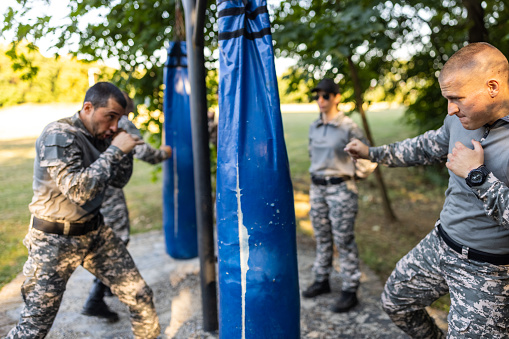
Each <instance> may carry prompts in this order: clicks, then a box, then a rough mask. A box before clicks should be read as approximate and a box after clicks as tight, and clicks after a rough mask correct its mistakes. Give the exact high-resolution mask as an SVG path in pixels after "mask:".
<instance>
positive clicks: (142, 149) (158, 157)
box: [134, 143, 168, 165]
mask: <svg viewBox="0 0 509 339" xmlns="http://www.w3.org/2000/svg"><path fill="white" fill-rule="evenodd" d="M134 157H135V158H136V159H140V160H143V161H145V162H148V163H149V164H152V165H155V164H158V163H160V162H162V161H164V160H166V159H168V153H167V152H166V151H164V150H162V149H155V148H153V147H151V146H150V145H148V144H146V143H145V144H143V145H138V146H136V147H135V148H134Z"/></svg>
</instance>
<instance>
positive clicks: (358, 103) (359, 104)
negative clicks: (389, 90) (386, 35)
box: [348, 56, 397, 221]
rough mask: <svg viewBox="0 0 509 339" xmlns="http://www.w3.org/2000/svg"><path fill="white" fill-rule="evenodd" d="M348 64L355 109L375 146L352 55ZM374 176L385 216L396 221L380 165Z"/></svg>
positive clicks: (367, 135)
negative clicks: (380, 194)
mask: <svg viewBox="0 0 509 339" xmlns="http://www.w3.org/2000/svg"><path fill="white" fill-rule="evenodd" d="M348 66H349V68H350V73H351V75H352V79H353V85H354V93H355V103H356V106H357V110H358V111H359V113H360V115H361V118H362V125H363V126H364V130H365V131H366V137H367V138H368V140H369V142H370V143H371V146H375V142H374V140H373V136H372V135H371V129H370V128H369V125H368V120H367V119H366V113H365V112H364V108H363V107H362V106H363V103H364V102H363V100H362V88H361V83H360V81H359V75H358V74H357V68H356V67H355V64H354V63H353V61H352V57H351V56H349V57H348ZM375 176H376V180H377V181H378V186H379V187H380V193H382V200H383V207H384V212H385V216H386V217H387V219H388V220H390V221H396V220H397V218H396V215H395V214H394V211H393V210H392V207H391V201H390V200H389V196H388V195H387V189H386V187H385V183H384V180H383V177H382V172H381V171H380V167H379V166H378V167H377V168H376V169H375Z"/></svg>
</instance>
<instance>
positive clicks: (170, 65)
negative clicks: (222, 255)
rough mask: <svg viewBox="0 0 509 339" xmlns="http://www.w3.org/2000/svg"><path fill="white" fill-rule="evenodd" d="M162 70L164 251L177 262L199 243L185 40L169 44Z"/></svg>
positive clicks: (191, 254)
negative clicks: (166, 155) (168, 151)
mask: <svg viewBox="0 0 509 339" xmlns="http://www.w3.org/2000/svg"><path fill="white" fill-rule="evenodd" d="M164 71H165V74H164V84H165V90H164V104H163V107H164V133H165V134H164V136H165V143H166V145H168V146H171V148H172V157H171V158H170V159H168V160H166V161H165V162H164V163H163V229H164V236H165V240H166V252H167V253H168V254H169V255H170V256H171V257H173V258H176V259H188V258H194V257H196V256H197V255H198V243H197V228H196V210H195V198H194V197H195V196H194V178H193V147H192V137H191V117H190V104H189V81H188V72H187V56H186V43H185V42H184V41H177V42H171V43H170V47H169V48H168V59H167V62H166V65H165V68H164Z"/></svg>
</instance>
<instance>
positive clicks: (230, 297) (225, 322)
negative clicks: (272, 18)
mask: <svg viewBox="0 0 509 339" xmlns="http://www.w3.org/2000/svg"><path fill="white" fill-rule="evenodd" d="M217 6H218V13H219V15H218V16H219V21H218V24H219V47H220V56H219V67H220V68H219V124H218V154H217V158H218V161H217V164H218V165H217V199H216V201H217V238H218V270H219V336H220V338H223V339H227V338H228V339H230V338H253V339H254V338H256V339H258V338H286V339H291V338H299V337H300V320H299V319H300V301H299V282H298V270H297V249H296V233H295V232H296V228H295V211H294V201H293V188H292V183H291V180H290V169H289V164H288V155H287V152H286V146H285V142H284V133H283V126H282V117H281V111H280V103H279V95H278V88H277V80H276V72H275V66H274V54H273V53H274V52H273V48H272V37H271V35H270V22H269V16H268V13H267V5H266V1H260V0H253V1H247V0H245V1H241V0H238V1H224V0H218V1H217Z"/></svg>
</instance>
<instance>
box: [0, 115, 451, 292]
mask: <svg viewBox="0 0 509 339" xmlns="http://www.w3.org/2000/svg"><path fill="white" fill-rule="evenodd" d="M402 115H403V110H402V109H400V108H396V109H386V110H380V111H372V112H368V122H369V124H370V127H371V130H372V133H373V138H374V139H375V143H376V144H384V143H390V142H393V141H397V140H401V139H403V138H406V137H411V136H414V135H415V133H414V132H412V131H411V130H410V129H409V128H408V127H407V126H405V125H404V124H403V123H402V122H401V118H402ZM316 118H317V113H312V114H311V113H289V114H284V115H283V122H284V129H285V140H286V146H287V149H288V156H289V161H290V165H291V175H292V180H293V183H294V190H295V203H296V216H297V225H298V234H299V236H301V237H307V238H309V237H310V236H312V230H311V226H310V222H309V217H308V215H307V211H308V209H309V204H308V200H309V199H308V190H309V174H308V167H309V157H308V149H307V144H308V139H307V135H308V127H309V124H310V123H311V121H313V120H314V119H316ZM352 118H353V119H354V120H356V121H357V122H358V123H359V124H360V118H359V116H358V114H354V115H353V116H352ZM34 143H35V139H29V140H12V141H0V187H1V189H0V198H1V199H2V201H3V204H0V225H1V227H0V287H1V286H3V285H5V284H6V283H7V282H8V281H10V280H11V279H12V278H13V277H15V276H16V275H17V274H18V273H19V272H20V271H21V268H22V265H23V263H24V261H25V260H26V255H27V252H26V248H25V247H24V246H23V244H22V240H23V237H24V236H25V234H26V231H27V226H28V223H29V212H28V208H27V206H28V204H29V203H30V200H31V197H32V189H31V185H32V165H33V157H34ZM382 173H383V176H384V180H385V183H386V186H387V188H388V190H389V197H390V199H391V202H392V207H393V209H394V211H395V214H396V215H397V217H398V220H397V221H396V222H392V223H390V222H388V221H387V219H386V218H385V215H384V212H383V208H382V200H381V195H380V193H379V189H378V186H377V183H376V181H375V177H374V176H370V177H369V178H368V179H366V180H363V181H360V182H359V183H358V186H359V194H360V210H359V215H358V218H357V223H356V237H357V242H358V244H359V250H360V254H361V258H362V260H363V261H364V262H365V263H366V264H367V265H368V266H370V267H371V268H372V269H373V270H374V271H375V272H376V273H377V274H378V275H379V276H380V278H381V279H382V281H385V279H386V278H387V277H388V275H389V274H390V272H391V271H392V269H393V268H394V266H395V264H396V262H397V261H398V260H399V259H400V258H401V257H402V256H403V255H404V254H406V253H407V252H408V251H409V250H410V249H411V248H412V247H413V246H415V244H416V243H417V242H418V241H419V240H420V239H422V238H423V237H424V236H425V235H426V234H427V233H428V232H429V230H431V229H432V227H433V224H434V221H435V220H436V219H437V218H438V214H439V211H440V209H441V206H442V204H443V199H444V195H443V192H444V187H437V186H436V185H434V184H432V183H430V182H429V181H428V180H426V179H425V178H424V176H423V170H422V168H395V169H387V168H382ZM154 176H155V177H159V179H161V172H159V173H155V167H154V166H151V165H148V164H146V163H143V162H141V161H136V163H135V166H134V173H133V176H132V178H131V180H130V182H129V184H128V185H127V186H126V188H125V192H126V197H127V201H128V206H129V210H130V219H131V229H132V233H138V232H144V231H147V230H152V229H161V227H162V215H161V214H162V212H161V197H162V190H161V182H162V180H159V181H153V180H152V178H153V177H154Z"/></svg>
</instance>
